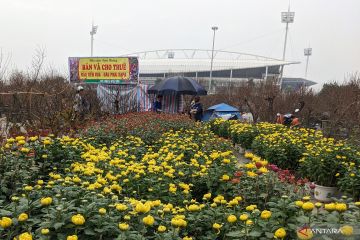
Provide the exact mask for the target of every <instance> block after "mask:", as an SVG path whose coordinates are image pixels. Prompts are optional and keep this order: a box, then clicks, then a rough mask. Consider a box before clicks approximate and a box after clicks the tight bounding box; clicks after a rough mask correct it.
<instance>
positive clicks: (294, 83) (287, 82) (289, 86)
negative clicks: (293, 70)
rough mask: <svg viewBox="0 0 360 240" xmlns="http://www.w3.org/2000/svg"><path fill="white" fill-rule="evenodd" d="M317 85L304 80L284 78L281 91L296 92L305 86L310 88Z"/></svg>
mask: <svg viewBox="0 0 360 240" xmlns="http://www.w3.org/2000/svg"><path fill="white" fill-rule="evenodd" d="M315 84H317V83H316V82H313V81H310V80H307V79H304V78H283V82H282V86H281V89H283V90H292V91H294V90H295V91H296V90H299V89H300V88H302V87H303V86H305V87H310V86H313V85H315Z"/></svg>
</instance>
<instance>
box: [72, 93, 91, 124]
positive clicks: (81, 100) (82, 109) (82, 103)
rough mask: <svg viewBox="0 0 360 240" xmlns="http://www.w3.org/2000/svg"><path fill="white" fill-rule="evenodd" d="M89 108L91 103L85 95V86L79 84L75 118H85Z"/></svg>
mask: <svg viewBox="0 0 360 240" xmlns="http://www.w3.org/2000/svg"><path fill="white" fill-rule="evenodd" d="M89 108H90V107H89V104H88V102H87V101H86V99H85V97H84V88H83V87H82V86H78V87H77V89H76V95H75V101H74V111H75V118H77V119H79V120H80V121H82V120H84V117H85V113H86V112H88V111H89Z"/></svg>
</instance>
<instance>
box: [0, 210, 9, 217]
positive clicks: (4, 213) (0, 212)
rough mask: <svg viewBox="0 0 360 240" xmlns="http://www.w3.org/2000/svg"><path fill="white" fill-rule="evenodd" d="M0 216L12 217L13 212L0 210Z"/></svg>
mask: <svg viewBox="0 0 360 240" xmlns="http://www.w3.org/2000/svg"><path fill="white" fill-rule="evenodd" d="M0 216H11V212H10V211H7V210H3V209H0Z"/></svg>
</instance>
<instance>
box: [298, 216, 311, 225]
mask: <svg viewBox="0 0 360 240" xmlns="http://www.w3.org/2000/svg"><path fill="white" fill-rule="evenodd" d="M296 220H297V221H298V222H299V223H308V222H309V218H308V217H305V216H300V217H297V218H296Z"/></svg>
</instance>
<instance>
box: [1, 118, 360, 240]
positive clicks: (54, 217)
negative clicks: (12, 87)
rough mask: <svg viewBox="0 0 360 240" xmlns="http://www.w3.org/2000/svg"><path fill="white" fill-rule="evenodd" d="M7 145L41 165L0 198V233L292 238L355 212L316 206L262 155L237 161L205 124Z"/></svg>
mask: <svg viewBox="0 0 360 240" xmlns="http://www.w3.org/2000/svg"><path fill="white" fill-rule="evenodd" d="M138 117H140V116H138ZM144 129H145V128H144ZM144 131H151V130H150V129H149V130H144ZM161 131H162V130H161ZM144 136H147V135H146V134H145V135H144ZM145 138H146V137H145ZM7 144H8V145H7V146H5V147H4V149H3V156H5V155H6V156H12V158H14V161H15V159H16V160H18V162H19V166H22V165H23V164H28V165H25V167H24V169H27V168H29V167H31V166H32V165H37V166H40V168H41V167H43V169H42V168H41V170H38V171H37V172H36V174H32V175H31V178H26V179H23V180H21V181H20V179H17V181H20V182H18V184H16V185H15V186H14V187H15V189H14V191H13V192H12V194H11V195H9V196H8V197H6V198H3V200H0V201H1V202H0V238H1V239H13V238H14V237H15V239H19V240H20V239H21V240H23V239H27V240H29V239H67V240H72V239H169V240H170V239H187V240H190V239H204V240H206V239H209V240H210V239H211V240H212V239H244V238H246V239H260V238H263V239H273V238H277V239H296V238H298V232H297V231H298V230H299V229H300V228H302V227H303V226H304V224H305V223H306V224H309V223H310V224H311V226H313V225H314V224H328V223H334V224H335V223H336V224H340V226H342V227H345V228H344V229H345V230H347V231H345V230H344V232H342V234H345V233H349V231H350V230H351V229H353V226H356V224H357V223H358V221H359V218H360V212H359V210H360V209H359V207H358V206H360V203H353V202H351V201H350V200H348V199H342V200H338V202H337V203H333V205H330V206H328V207H327V210H326V211H322V212H318V211H317V210H315V209H317V208H316V207H317V206H315V205H314V204H313V203H310V202H309V201H308V200H309V198H307V197H306V195H308V194H309V193H308V189H307V188H306V187H305V186H304V183H305V181H304V180H302V179H296V178H295V177H294V176H293V175H292V174H291V173H290V172H288V171H282V170H279V169H278V168H277V167H275V166H273V165H271V164H269V163H268V161H266V160H265V159H263V158H261V157H259V156H256V155H249V154H247V155H246V157H248V158H249V159H250V160H251V162H250V163H248V164H245V165H243V166H240V167H238V166H237V165H238V162H237V159H236V157H235V156H234V155H233V152H232V147H231V145H232V143H231V142H230V141H227V140H224V139H220V138H218V137H216V136H215V135H214V134H213V133H212V132H211V131H209V129H208V128H207V126H195V125H193V126H191V127H189V128H185V127H181V128H180V129H175V130H173V129H171V127H169V129H167V130H164V131H163V132H162V134H159V136H158V137H157V138H156V141H154V142H152V143H151V144H149V143H146V142H145V141H144V139H143V138H141V137H139V136H134V135H129V134H122V135H117V136H114V137H113V138H112V139H111V141H110V142H109V143H101V141H100V140H99V139H98V138H96V136H94V137H79V138H69V137H62V138H54V137H51V138H46V139H42V140H40V139H36V138H32V139H23V138H21V137H20V138H17V139H14V140H10V141H9V142H8V143H7ZM53 164H57V165H56V167H51V166H53ZM23 174H26V172H24V173H23ZM19 178H20V177H19ZM22 184H25V185H22ZM299 201H302V203H303V204H300V202H299ZM318 205H319V204H318ZM313 209H314V210H313ZM311 210H313V211H311ZM300 239H302V238H300Z"/></svg>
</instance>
